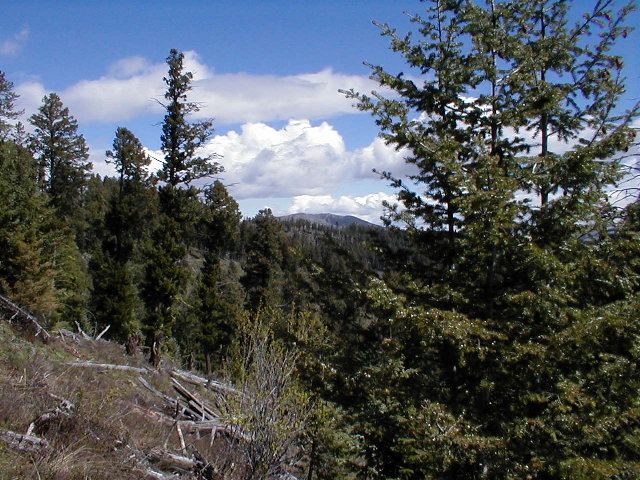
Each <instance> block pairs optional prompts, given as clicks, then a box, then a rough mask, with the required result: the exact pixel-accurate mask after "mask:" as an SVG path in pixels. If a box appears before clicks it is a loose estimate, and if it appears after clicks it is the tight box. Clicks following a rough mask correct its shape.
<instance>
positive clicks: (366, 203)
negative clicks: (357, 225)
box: [289, 192, 396, 224]
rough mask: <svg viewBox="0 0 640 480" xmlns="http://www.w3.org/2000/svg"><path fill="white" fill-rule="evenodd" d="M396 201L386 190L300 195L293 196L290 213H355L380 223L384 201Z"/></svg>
mask: <svg viewBox="0 0 640 480" xmlns="http://www.w3.org/2000/svg"><path fill="white" fill-rule="evenodd" d="M383 201H387V202H389V203H394V202H395V201H396V197H395V196H394V195H392V194H389V193H386V192H376V193H369V194H367V195H362V196H352V195H342V196H340V197H337V198H334V197H333V196H331V195H299V196H296V197H294V198H293V204H292V205H291V207H289V213H327V212H329V213H335V214H337V215H354V216H356V217H359V218H362V219H363V220H367V221H368V222H371V223H377V224H380V223H381V222H380V217H381V216H382V214H383V208H382V202H383Z"/></svg>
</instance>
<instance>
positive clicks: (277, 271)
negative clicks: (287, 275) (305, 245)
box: [242, 208, 284, 311]
mask: <svg viewBox="0 0 640 480" xmlns="http://www.w3.org/2000/svg"><path fill="white" fill-rule="evenodd" d="M253 223H254V224H255V231H254V232H253V233H252V235H251V237H250V238H249V240H248V241H247V246H246V250H247V262H246V265H245V274H244V277H243V278H242V284H243V286H244V288H245V291H246V295H247V306H248V307H249V308H250V309H253V310H254V311H255V310H257V309H258V308H259V307H260V306H263V307H266V306H272V307H273V306H279V305H280V303H281V301H282V286H283V280H284V279H283V274H282V266H281V265H282V260H283V255H282V247H283V245H282V226H281V225H280V222H278V220H277V219H276V218H275V217H274V216H273V213H271V209H269V208H266V209H264V210H260V211H259V212H258V214H257V215H256V216H255V218H254V219H253Z"/></svg>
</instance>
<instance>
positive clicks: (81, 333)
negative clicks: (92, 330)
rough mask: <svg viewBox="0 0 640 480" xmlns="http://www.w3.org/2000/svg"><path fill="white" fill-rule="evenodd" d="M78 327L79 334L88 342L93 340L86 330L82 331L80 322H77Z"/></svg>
mask: <svg viewBox="0 0 640 480" xmlns="http://www.w3.org/2000/svg"><path fill="white" fill-rule="evenodd" d="M76 327H78V332H79V333H80V335H82V336H83V337H84V338H85V339H87V340H91V337H90V336H89V335H87V334H86V332H85V331H84V330H82V327H81V326H80V324H79V323H78V322H76Z"/></svg>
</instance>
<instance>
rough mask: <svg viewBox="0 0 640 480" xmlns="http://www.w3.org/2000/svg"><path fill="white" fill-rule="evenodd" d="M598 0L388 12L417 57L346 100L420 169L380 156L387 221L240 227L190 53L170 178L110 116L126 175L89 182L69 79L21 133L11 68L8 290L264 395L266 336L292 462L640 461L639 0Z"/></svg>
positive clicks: (615, 469) (2, 116)
mask: <svg viewBox="0 0 640 480" xmlns="http://www.w3.org/2000/svg"><path fill="white" fill-rule="evenodd" d="M584 3H587V2H580V5H579V7H584ZM589 3H593V5H591V8H590V9H589V10H586V11H585V12H584V15H583V16H581V17H575V18H579V20H578V21H577V22H576V23H574V22H573V21H570V20H569V13H570V12H569V5H568V4H567V2H565V1H561V0H535V1H531V0H528V1H524V0H504V1H498V0H496V1H493V0H488V1H487V2H468V1H463V0H459V1H440V0H433V1H428V2H424V5H423V7H422V10H423V13H422V14H420V15H414V16H412V17H411V20H412V22H413V24H414V25H415V33H413V34H409V35H406V36H402V35H400V34H398V33H397V32H396V30H395V29H394V28H393V27H392V26H389V25H386V24H378V27H379V29H380V33H381V35H383V36H384V37H387V38H388V39H389V41H390V48H391V49H392V50H393V51H394V52H396V53H397V54H398V55H399V56H401V57H402V58H403V59H404V60H405V62H406V68H407V73H406V74H405V73H396V72H388V71H386V70H385V69H384V68H383V67H382V66H377V65H370V68H371V76H372V78H373V79H374V80H376V81H377V82H378V83H379V85H380V91H379V92H372V93H362V92H357V91H353V90H350V91H345V92H343V93H344V94H345V95H347V96H348V97H349V98H352V99H353V101H354V103H355V106H356V107H357V108H360V109H361V110H363V111H366V112H370V113H371V114H372V116H373V118H374V121H375V122H376V124H377V125H378V126H379V128H380V135H381V136H382V137H383V138H384V139H385V141H386V142H387V143H389V144H390V145H393V146H394V147H396V148H398V149H404V151H406V152H408V154H407V156H406V162H408V163H410V164H412V166H413V167H414V170H413V171H414V172H415V173H414V174H413V175H412V176H410V177H408V178H398V177H396V176H395V175H394V173H393V172H379V174H380V176H381V177H382V178H383V180H385V181H388V182H389V183H390V184H391V185H392V186H394V187H395V188H396V189H397V193H398V196H397V198H398V203H397V204H388V205H385V207H386V214H385V217H384V221H385V227H384V228H381V227H367V226H359V225H352V226H348V227H332V226H326V225H325V226H323V225H318V224H314V223H312V222H309V221H305V220H291V221H285V220H280V219H278V218H276V217H274V215H273V214H272V212H271V211H270V210H268V209H265V210H262V211H260V213H259V214H258V215H256V216H255V217H254V218H251V219H243V218H242V214H241V212H240V211H239V207H238V204H237V202H236V201H235V200H234V198H233V197H232V196H231V195H230V194H229V192H228V191H227V188H226V187H225V185H224V158H219V157H216V156H201V154H200V152H201V149H200V147H201V146H203V145H204V143H205V142H206V141H207V140H208V139H209V137H210V136H211V134H212V132H213V122H212V121H192V120H191V118H190V117H191V115H192V114H194V113H195V112H197V111H198V108H199V107H198V105H197V104H196V103H193V102H191V101H190V100H189V92H190V89H191V82H192V75H191V73H190V72H188V71H185V69H184V66H183V59H184V56H183V54H182V53H180V52H178V51H176V50H172V51H171V52H170V54H169V56H168V58H167V74H166V77H165V78H164V82H165V84H166V93H165V96H164V99H161V100H160V101H161V103H162V105H163V106H164V109H165V115H164V119H163V120H162V121H161V125H162V133H161V137H160V140H161V145H162V148H161V149H162V154H163V158H162V159H161V163H162V165H161V168H160V169H159V170H158V171H155V172H151V171H150V170H149V168H150V167H149V166H150V164H151V159H150V157H149V156H148V154H147V153H146V152H147V151H146V150H145V148H144V147H143V145H142V144H141V142H140V141H139V140H138V139H137V138H136V136H135V134H134V133H133V132H131V131H130V130H129V129H127V128H126V127H120V128H118V129H117V131H116V132H115V137H114V140H113V147H112V149H111V150H110V151H109V152H107V159H108V162H110V163H111V164H112V166H113V168H114V171H115V172H117V175H116V176H113V177H104V178H101V177H100V176H97V175H95V174H92V166H91V163H90V162H89V154H88V147H87V144H86V143H85V140H84V138H83V136H82V135H81V134H80V133H79V131H78V124H77V122H76V120H75V119H74V117H73V115H72V113H71V112H70V111H69V109H68V108H66V107H65V106H64V104H63V103H62V100H61V99H60V97H59V96H58V95H57V94H55V93H51V94H49V95H47V96H45V97H44V98H43V100H42V105H41V106H40V108H39V110H38V111H37V112H36V113H34V114H33V115H31V116H30V117H29V119H28V122H29V124H30V125H29V126H28V128H27V127H26V126H25V125H22V124H21V123H20V122H17V120H16V119H17V118H19V117H20V116H21V115H22V113H23V112H20V111H17V110H16V108H15V101H16V99H17V95H16V93H14V90H13V84H12V82H11V81H10V80H9V79H7V78H5V75H4V74H3V73H2V72H0V199H2V201H1V202H0V294H2V295H3V296H5V297H7V298H9V299H11V300H12V301H13V302H15V303H16V304H18V305H20V306H22V307H24V308H25V309H26V310H28V311H29V312H31V313H33V314H34V315H36V316H37V318H38V319H39V320H40V321H41V322H42V323H43V324H44V325H46V326H47V328H48V329H49V330H50V331H55V330H57V329H60V328H66V329H70V330H76V329H80V330H82V331H85V332H90V333H91V334H95V333H96V332H100V331H102V330H103V329H104V328H105V327H107V326H109V330H108V331H107V332H106V334H105V335H106V337H107V338H109V339H110V340H111V341H113V342H117V343H120V344H123V345H125V346H126V351H127V353H128V354H130V355H144V356H145V357H146V358H147V359H148V361H149V362H150V363H151V364H152V365H153V366H155V367H158V368H161V367H162V364H163V361H165V360H169V359H170V360H171V361H172V362H175V363H178V364H180V365H182V366H184V367H185V368H189V369H191V370H195V371H199V372H202V373H203V374H209V375H216V374H220V375H222V373H223V372H224V374H225V375H228V376H229V377H230V378H231V379H233V380H234V381H235V382H237V384H238V385H243V386H244V388H245V389H249V390H250V389H252V388H255V389H259V388H260V385H259V374H260V372H258V371H257V370H255V369H254V370H252V369H251V368H249V367H247V365H248V364H247V363H246V362H247V356H252V355H253V356H254V357H255V358H256V359H257V358H258V356H259V353H260V352H258V350H255V349H254V350H251V349H249V350H247V348H244V347H246V342H247V339H248V338H249V339H252V341H254V342H256V338H257V337H256V336H258V337H259V338H260V339H261V340H260V341H263V342H266V344H268V346H269V347H268V352H269V355H271V357H270V356H269V355H267V356H266V357H265V358H267V360H264V359H263V361H267V362H271V363H273V364H277V359H275V357H273V355H276V356H278V355H279V359H280V360H281V361H285V363H287V364H289V366H290V367H291V368H292V369H293V370H294V371H295V378H296V380H295V384H294V385H288V386H287V390H286V392H284V390H283V395H284V396H285V397H284V400H283V402H285V404H286V405H287V406H286V408H284V409H283V410H282V412H283V413H282V417H278V418H274V419H273V422H274V423H277V426H278V428H280V429H282V430H283V431H286V430H287V429H289V431H290V432H289V433H290V434H295V443H296V445H298V450H296V452H297V453H296V455H297V458H298V462H297V463H295V465H294V464H293V463H292V464H291V465H293V467H291V468H293V469H294V470H296V469H297V471H296V472H295V473H296V474H297V475H299V478H302V477H303V476H304V477H305V478H307V479H309V480H311V479H313V478H318V479H333V478H344V479H348V478H365V479H423V478H438V479H467V478H468V479H479V478H483V479H484V478H486V479H502V478H514V479H515V478H521V479H525V478H529V479H565V478H566V479H569V478H571V479H580V478H585V479H587V478H588V479H594V478H603V479H604V478H607V479H609V478H619V479H622V478H640V461H639V460H638V459H639V458H640V364H639V362H640V319H639V313H638V312H640V238H639V235H640V203H638V202H637V200H636V197H637V192H636V191H635V190H633V189H629V190H626V191H625V192H622V193H626V194H627V197H628V198H627V201H626V202H624V203H623V204H617V203H615V202H613V201H611V192H613V191H615V190H616V188H618V187H617V185H618V184H619V182H620V181H621V180H622V179H624V178H628V177H629V176H630V175H634V174H635V173H636V172H634V171H633V169H632V168H630V167H628V165H629V164H632V163H631V162H629V161H627V160H629V158H630V157H633V152H634V149H635V148H637V145H636V130H635V129H634V128H633V125H634V121H635V120H636V119H637V115H638V108H637V107H632V108H628V109H624V108H623V106H622V105H620V99H621V96H622V95H623V93H624V92H625V91H626V88H627V86H626V84H625V82H626V80H625V77H624V73H623V60H622V58H621V57H619V56H616V55H614V54H613V53H612V49H613V48H614V46H615V43H616V42H617V41H618V40H619V39H621V38H623V37H626V35H627V33H628V31H629V26H627V25H626V24H625V17H626V16H627V14H628V13H629V12H630V10H631V8H633V7H632V6H631V5H622V6H620V5H616V4H615V2H613V1H609V0H599V1H595V2H589ZM571 18H574V17H573V16H572V17H571ZM620 193H621V192H620V191H618V194H620ZM618 196H620V195H618ZM257 344H260V342H258V343H254V344H253V345H254V346H255V345H257ZM243 346H244V347H243ZM263 353H264V351H263ZM254 360H255V359H254ZM252 382H253V383H252ZM287 395H288V397H287ZM294 404H295V405H296V406H295V407H294V406H293V405H294ZM278 422H279V423H278ZM292 432H293V433H292ZM287 438H289V437H287ZM273 441H274V442H276V443H277V439H276V440H273ZM276 463H277V462H276ZM276 466H277V465H276ZM275 468H276V467H275V466H274V465H268V466H266V467H265V469H264V470H256V472H254V473H255V476H254V477H250V478H276V476H275V471H276V470H273V469H275ZM278 468H280V467H278ZM270 469H271V470H270ZM279 478H280V477H279Z"/></svg>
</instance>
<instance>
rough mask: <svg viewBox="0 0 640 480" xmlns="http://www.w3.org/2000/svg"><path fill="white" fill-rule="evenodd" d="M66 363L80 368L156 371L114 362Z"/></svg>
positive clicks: (139, 371) (137, 371) (138, 371)
mask: <svg viewBox="0 0 640 480" xmlns="http://www.w3.org/2000/svg"><path fill="white" fill-rule="evenodd" d="M65 365H68V366H70V367H79V368H104V369H106V370H126V371H129V372H136V373H154V372H153V370H150V369H148V368H141V367H132V366H131V365H116V364H113V363H94V362H67V363H65Z"/></svg>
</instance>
